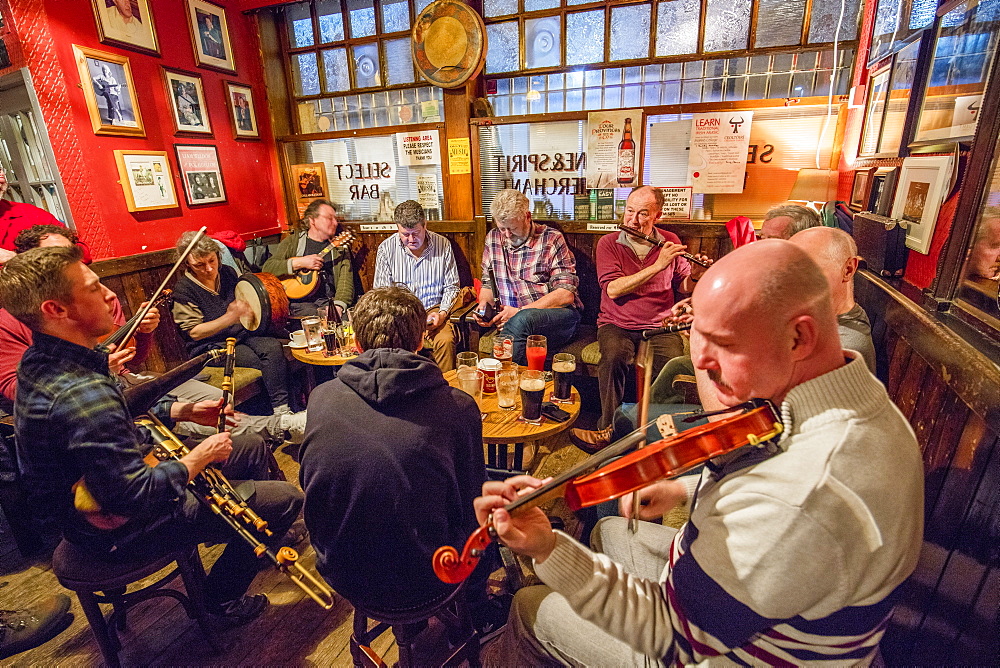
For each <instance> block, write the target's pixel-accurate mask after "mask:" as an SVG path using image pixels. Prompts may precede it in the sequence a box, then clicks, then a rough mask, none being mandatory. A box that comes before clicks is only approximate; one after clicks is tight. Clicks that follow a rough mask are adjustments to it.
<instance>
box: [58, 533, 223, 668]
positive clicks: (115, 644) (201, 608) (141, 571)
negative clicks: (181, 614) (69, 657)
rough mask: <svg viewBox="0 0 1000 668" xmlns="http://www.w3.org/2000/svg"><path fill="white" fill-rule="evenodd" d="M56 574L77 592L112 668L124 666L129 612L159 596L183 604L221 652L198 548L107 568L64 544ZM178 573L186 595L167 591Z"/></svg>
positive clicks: (67, 543) (107, 566)
mask: <svg viewBox="0 0 1000 668" xmlns="http://www.w3.org/2000/svg"><path fill="white" fill-rule="evenodd" d="M172 563H176V564H177V567H176V568H175V569H173V570H171V571H170V572H169V573H167V574H166V575H164V576H163V577H161V578H160V579H159V580H157V581H156V582H154V583H152V584H149V585H146V586H144V587H141V588H139V589H136V590H134V591H131V592H129V591H128V588H129V587H130V586H131V585H133V584H135V583H136V582H138V581H140V580H142V579H143V578H147V577H149V576H150V575H153V574H154V573H156V572H157V571H160V570H163V569H164V568H167V567H168V566H170V564H172ZM52 570H53V572H54V573H55V575H56V578H57V579H58V580H59V584H61V585H62V586H63V587H65V588H66V589H69V590H71V591H73V592H75V593H76V596H77V598H78V599H79V600H80V606H81V607H82V608H83V612H84V614H86V615H87V621H88V622H89V623H90V629H91V631H93V632H94V638H95V639H96V640H97V644H98V645H99V646H100V648H101V654H102V655H103V657H104V661H105V663H107V664H108V665H109V666H120V665H121V662H120V661H119V658H118V652H119V651H121V647H122V646H121V642H120V641H119V640H118V633H117V632H118V631H124V630H125V621H126V620H125V615H126V613H127V612H128V609H129V608H131V607H132V606H134V605H136V604H137V603H141V602H143V601H148V600H149V599H152V598H157V597H161V596H168V597H170V598H174V599H176V600H178V601H180V603H181V605H183V606H184V610H185V612H187V615H188V617H190V618H191V619H195V620H197V622H198V626H199V627H201V630H202V632H203V633H204V634H205V637H206V638H207V639H208V642H209V644H210V645H211V647H212V648H213V649H214V650H216V651H218V647H217V646H216V644H215V640H214V638H213V637H212V633H211V628H210V626H209V621H208V612H207V611H206V609H205V595H204V592H205V587H204V583H205V569H204V568H203V567H202V564H201V557H200V556H199V554H198V547H197V546H192V547H190V548H183V549H180V550H178V551H176V552H171V553H168V554H166V555H160V556H158V557H151V558H149V559H136V560H134V561H123V562H114V563H109V562H103V561H99V560H97V559H95V558H94V557H93V555H91V554H89V553H87V552H85V551H84V550H82V549H80V548H79V547H77V546H75V545H73V544H72V543H70V542H68V541H65V540H64V541H62V542H60V543H59V545H58V546H57V547H56V549H55V552H54V553H53V554H52ZM178 574H179V575H180V576H181V579H182V580H183V581H184V587H185V589H186V590H187V595H186V596H185V595H184V594H183V593H181V592H180V591H178V590H176V589H167V588H164V585H166V584H167V583H169V582H170V581H171V580H173V579H175V578H176V577H177V575H178ZM102 604H104V605H111V606H112V612H111V614H110V615H109V616H108V617H107V618H105V617H104V613H102V612H101V605H102Z"/></svg>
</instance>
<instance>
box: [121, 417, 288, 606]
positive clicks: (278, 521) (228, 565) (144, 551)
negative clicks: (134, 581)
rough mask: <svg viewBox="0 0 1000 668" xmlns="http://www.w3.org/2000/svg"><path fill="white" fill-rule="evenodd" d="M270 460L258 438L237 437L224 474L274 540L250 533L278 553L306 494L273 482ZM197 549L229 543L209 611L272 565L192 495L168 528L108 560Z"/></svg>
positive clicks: (208, 585)
mask: <svg viewBox="0 0 1000 668" xmlns="http://www.w3.org/2000/svg"><path fill="white" fill-rule="evenodd" d="M268 460H269V458H268V454H267V446H266V444H265V443H264V440H263V439H262V438H260V437H259V436H256V435H250V434H244V435H241V436H235V437H233V452H232V455H231V456H230V458H229V460H228V461H227V462H226V463H225V464H224V465H223V467H222V472H223V473H224V474H225V475H226V477H227V478H229V480H230V481H231V482H232V484H233V486H234V487H236V489H237V490H238V491H239V492H240V494H241V495H242V496H243V498H244V499H246V500H247V503H248V504H249V505H250V507H251V508H253V510H254V511H255V512H256V513H257V514H258V515H260V516H261V517H262V518H263V519H264V520H265V521H267V523H268V528H269V529H270V530H271V531H272V532H273V535H272V536H270V537H265V536H264V534H261V533H257V532H256V531H254V530H253V529H252V528H251V529H250V531H251V533H253V534H255V536H256V537H257V538H258V539H259V540H260V541H261V542H263V543H265V544H266V545H268V547H271V548H272V549H275V548H276V546H277V545H278V544H279V543H280V542H281V539H282V538H283V537H284V535H285V533H286V532H287V531H288V528H289V527H290V526H291V525H292V523H293V522H294V521H295V520H296V518H297V517H298V516H299V511H300V510H301V509H302V500H303V496H302V492H301V491H299V490H298V489H297V488H296V487H295V486H293V485H291V484H289V483H287V482H278V481H273V480H268ZM197 543H226V549H225V550H223V552H222V554H221V555H220V556H219V558H218V560H216V562H215V564H214V565H213V566H212V571H211V572H210V573H209V574H208V577H207V579H206V581H205V598H206V603H207V605H208V607H209V610H210V611H211V610H213V609H215V608H217V607H218V606H219V605H220V604H222V603H225V602H227V601H232V600H235V599H238V598H239V597H240V596H242V595H243V594H244V593H246V590H247V588H249V587H250V583H251V582H253V579H254V576H256V575H257V572H258V571H259V570H260V569H261V568H262V567H267V566H270V565H271V562H270V560H268V559H267V558H266V557H265V558H262V559H258V558H257V556H256V555H255V554H254V553H253V549H252V548H251V547H250V544H249V543H248V542H246V541H245V540H243V539H242V538H240V537H239V536H238V535H237V534H236V532H235V531H234V530H233V529H232V528H230V527H229V525H228V524H226V523H225V521H224V520H222V519H220V518H219V517H217V516H216V515H215V514H214V513H213V512H212V510H211V509H210V508H208V507H207V506H205V505H204V504H202V503H201V502H200V501H198V499H197V498H196V497H195V496H194V494H192V493H191V492H190V491H188V492H187V493H186V494H185V496H184V499H183V500H182V501H181V508H180V510H179V511H178V512H177V514H176V515H175V517H173V518H172V519H171V520H170V521H169V522H166V523H165V524H161V525H159V526H157V527H156V528H155V529H153V530H152V531H150V532H148V533H141V534H140V535H137V536H134V537H133V538H131V539H130V540H129V541H128V543H127V544H125V545H124V546H123V547H122V549H120V550H115V551H114V552H112V553H111V555H109V556H108V557H105V558H106V559H110V560H116V559H131V558H135V557H137V556H141V557H150V556H152V555H154V554H166V553H168V552H170V551H173V550H174V549H176V548H178V547H181V546H184V545H192V544H197Z"/></svg>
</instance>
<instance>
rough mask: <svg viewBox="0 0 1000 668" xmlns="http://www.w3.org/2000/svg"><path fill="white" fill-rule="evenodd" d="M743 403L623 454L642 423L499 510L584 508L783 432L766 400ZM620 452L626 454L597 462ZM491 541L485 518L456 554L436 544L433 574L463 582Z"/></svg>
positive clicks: (639, 435)
mask: <svg viewBox="0 0 1000 668" xmlns="http://www.w3.org/2000/svg"><path fill="white" fill-rule="evenodd" d="M742 407H743V408H749V410H747V411H746V412H744V413H741V414H739V415H735V416H732V417H728V418H723V419H722V420H718V421H716V422H710V423H709V424H706V425H702V426H700V427H694V428H692V429H689V430H687V431H683V432H681V433H679V434H677V435H675V436H672V437H670V438H667V439H662V440H660V441H656V442H655V443H652V444H650V445H648V446H646V447H644V448H641V449H639V450H635V451H634V452H631V453H628V451H629V450H631V449H632V448H633V447H634V446H635V445H636V444H637V443H639V442H641V441H642V440H644V439H645V438H646V427H647V426H648V425H643V426H641V427H640V428H639V429H637V430H635V431H634V432H632V433H631V434H629V435H628V436H626V437H625V438H623V439H621V440H619V441H616V442H615V443H612V444H611V445H609V446H608V447H606V448H604V449H603V450H601V451H600V452H598V453H597V454H596V455H593V456H592V457H589V458H588V459H586V460H584V461H583V462H581V463H580V464H577V465H576V466H574V467H572V468H570V469H569V470H568V471H565V472H564V473H562V474H561V475H559V476H558V477H556V478H554V479H553V480H552V481H550V482H549V483H547V484H545V485H542V486H541V487H539V488H538V489H535V490H532V491H531V492H529V493H527V494H525V495H524V496H522V497H519V498H518V499H517V500H515V501H512V502H510V503H508V504H507V505H506V506H504V509H505V510H507V512H509V513H511V515H517V514H518V512H519V511H520V512H523V511H524V510H527V509H529V508H534V507H536V506H540V505H541V504H543V503H545V502H546V501H549V500H550V499H554V498H556V497H559V496H563V497H565V499H566V504H567V505H568V506H569V507H570V509H572V510H579V509H580V508H587V507H589V506H593V505H597V504H598V503H603V502H605V501H609V500H611V499H617V498H618V497H620V496H624V495H626V494H629V493H630V492H635V491H637V490H639V489H642V488H643V487H645V486H647V485H650V484H652V483H654V482H657V481H658V480H664V479H667V478H673V477H675V476H678V475H681V474H682V473H685V472H687V471H690V470H691V469H693V468H695V467H696V466H699V465H700V464H704V463H705V462H707V461H708V460H710V459H714V458H715V457H719V456H722V455H725V454H728V453H731V452H734V451H736V450H739V449H740V448H743V447H746V446H748V445H749V446H757V445H760V444H761V443H765V442H766V441H769V440H771V439H772V438H774V437H775V436H777V435H778V434H780V433H781V432H782V425H781V421H780V420H779V418H778V414H777V411H776V410H775V408H774V406H773V405H772V404H771V403H770V402H760V401H753V402H749V403H748V404H744V405H743V406H742ZM728 410H730V409H727V411H728ZM704 415H707V414H703V416H704ZM625 453H628V454H625ZM622 454H625V456H624V457H621V458H620V459H618V460H616V461H613V462H612V463H610V464H608V465H607V466H602V464H604V463H605V462H608V461H610V460H612V459H614V458H615V457H618V456H619V455H622ZM495 539H496V531H495V529H494V528H493V525H492V524H491V523H489V522H487V523H486V524H485V525H483V526H481V527H479V528H478V529H476V530H475V531H474V532H473V533H472V535H471V536H469V539H468V540H467V541H466V543H465V546H464V547H463V548H462V553H461V554H459V553H458V550H456V549H455V548H454V547H452V546H450V545H444V546H442V547H439V548H438V549H437V550H436V551H435V552H434V557H433V567H434V573H435V574H436V575H437V576H438V578H439V579H441V580H442V581H443V582H447V583H449V584H457V583H459V582H462V581H463V580H465V579H466V578H467V577H469V575H470V574H471V573H472V571H473V569H475V567H476V564H478V563H479V558H480V557H481V556H482V555H483V552H484V551H485V550H486V548H487V547H488V546H489V544H490V543H491V542H492V541H493V540H495Z"/></svg>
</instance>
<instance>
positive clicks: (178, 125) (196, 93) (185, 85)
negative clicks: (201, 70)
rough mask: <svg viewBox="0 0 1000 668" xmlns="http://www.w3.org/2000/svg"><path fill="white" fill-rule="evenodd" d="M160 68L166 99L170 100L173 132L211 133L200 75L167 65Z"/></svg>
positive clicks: (210, 123)
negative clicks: (165, 89)
mask: <svg viewBox="0 0 1000 668" xmlns="http://www.w3.org/2000/svg"><path fill="white" fill-rule="evenodd" d="M161 69H162V70H163V83H164V85H165V86H166V87H167V100H168V101H169V102H170V112H171V117H172V118H173V121H174V132H175V133H181V132H190V133H194V134H202V135H211V134H212V121H211V119H210V118H209V116H208V105H207V104H206V103H205V89H204V87H203V86H202V82H201V75H200V74H195V73H194V72H185V71H184V70H174V69H170V68H168V67H161Z"/></svg>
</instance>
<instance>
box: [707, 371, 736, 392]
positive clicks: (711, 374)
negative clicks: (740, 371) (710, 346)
mask: <svg viewBox="0 0 1000 668" xmlns="http://www.w3.org/2000/svg"><path fill="white" fill-rule="evenodd" d="M708 378H709V380H711V381H712V382H713V383H715V384H716V385H718V386H719V387H721V388H723V389H724V390H727V391H730V392H731V391H732V389H733V388H732V386H731V385H730V384H729V383H727V382H726V381H724V380H723V379H722V372H721V371H719V370H718V369H709V370H708Z"/></svg>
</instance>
